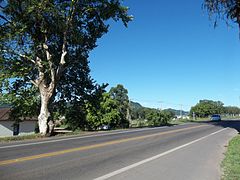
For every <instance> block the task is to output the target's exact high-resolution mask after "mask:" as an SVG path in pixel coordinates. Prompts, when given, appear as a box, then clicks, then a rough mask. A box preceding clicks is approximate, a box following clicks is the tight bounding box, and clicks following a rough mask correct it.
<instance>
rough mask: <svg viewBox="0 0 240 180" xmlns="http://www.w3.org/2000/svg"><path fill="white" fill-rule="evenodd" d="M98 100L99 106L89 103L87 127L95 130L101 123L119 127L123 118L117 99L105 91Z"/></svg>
mask: <svg viewBox="0 0 240 180" xmlns="http://www.w3.org/2000/svg"><path fill="white" fill-rule="evenodd" d="M98 102H99V105H98V106H92V105H91V104H88V107H87V112H88V113H87V128H88V129H90V130H95V129H97V128H98V127H100V126H101V125H109V126H110V127H112V128H115V127H117V126H118V124H119V123H120V120H121V117H120V112H119V111H118V103H117V101H116V100H114V99H113V98H112V97H111V96H110V94H109V93H106V92H104V93H103V94H102V96H101V97H100V98H99V99H98Z"/></svg>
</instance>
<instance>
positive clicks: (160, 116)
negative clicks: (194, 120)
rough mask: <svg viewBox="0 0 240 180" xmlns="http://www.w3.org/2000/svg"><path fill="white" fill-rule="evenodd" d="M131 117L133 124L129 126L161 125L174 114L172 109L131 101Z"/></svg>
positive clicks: (167, 121)
mask: <svg viewBox="0 0 240 180" xmlns="http://www.w3.org/2000/svg"><path fill="white" fill-rule="evenodd" d="M130 108H131V118H132V119H133V122H132V123H133V124H131V126H136V125H137V126H162V125H167V124H168V123H169V121H170V120H171V119H172V118H173V117H174V116H175V114H174V113H173V112H172V111H169V110H163V111H160V110H158V109H153V108H146V107H143V106H141V105H140V104H139V103H135V102H131V103H130Z"/></svg>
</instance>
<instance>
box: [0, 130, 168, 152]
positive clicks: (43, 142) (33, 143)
mask: <svg viewBox="0 0 240 180" xmlns="http://www.w3.org/2000/svg"><path fill="white" fill-rule="evenodd" d="M166 127H167V126H163V127H155V128H152V129H163V128H166ZM150 130H151V129H150V128H144V129H137V130H127V131H120V132H118V130H116V131H115V132H110V133H104V134H94V135H84V136H77V137H69V138H64V139H54V140H46V141H40V142H32V143H24V144H15V145H7V146H2V147H0V149H6V148H15V147H22V146H31V145H38V144H47V143H54V142H61V141H69V140H76V139H85V138H91V137H101V136H110V135H117V134H126V133H131V132H140V131H150Z"/></svg>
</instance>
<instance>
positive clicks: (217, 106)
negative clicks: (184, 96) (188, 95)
mask: <svg viewBox="0 0 240 180" xmlns="http://www.w3.org/2000/svg"><path fill="white" fill-rule="evenodd" d="M223 105H224V104H223V103H222V102H221V101H212V100H200V101H199V103H197V104H196V105H195V106H193V107H191V110H190V114H193V113H195V115H196V116H197V117H208V116H209V115H212V114H221V113H223V112H224V107H223Z"/></svg>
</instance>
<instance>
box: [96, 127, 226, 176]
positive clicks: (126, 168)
mask: <svg viewBox="0 0 240 180" xmlns="http://www.w3.org/2000/svg"><path fill="white" fill-rule="evenodd" d="M226 129H228V128H224V129H221V130H218V131H215V132H213V133H211V134H208V135H206V136H203V137H201V138H199V139H196V140H194V141H191V142H189V143H186V144H183V145H181V146H178V147H175V148H173V149H170V150H168V151H165V152H163V153H161V154H158V155H156V156H153V157H150V158H147V159H144V160H142V161H139V162H137V163H134V164H131V165H129V166H126V167H123V168H121V169H118V170H116V171H113V172H111V173H108V174H105V175H103V176H100V177H98V178H95V179H94V180H106V179H109V178H111V177H113V176H116V175H118V174H121V173H123V172H126V171H128V170H130V169H133V168H135V167H138V166H140V165H142V164H145V163H148V162H150V161H153V160H156V159H158V158H160V157H162V156H165V155H167V154H170V153H172V152H174V151H177V150H179V149H182V148H184V147H186V146H189V145H192V144H194V143H196V142H199V141H201V140H203V139H206V138H208V137H210V136H213V135H215V134H218V133H220V132H222V131H224V130H226Z"/></svg>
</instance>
